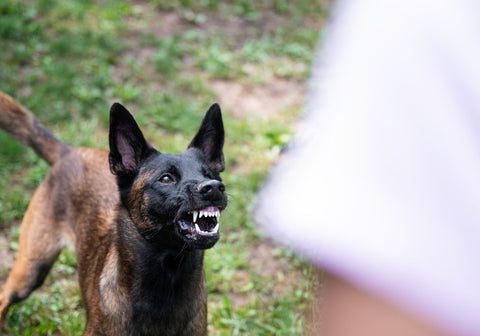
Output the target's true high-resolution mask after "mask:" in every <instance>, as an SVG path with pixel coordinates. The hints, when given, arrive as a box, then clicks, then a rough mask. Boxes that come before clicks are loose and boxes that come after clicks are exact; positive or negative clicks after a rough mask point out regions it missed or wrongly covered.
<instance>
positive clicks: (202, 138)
mask: <svg viewBox="0 0 480 336" xmlns="http://www.w3.org/2000/svg"><path fill="white" fill-rule="evenodd" d="M224 142H225V131H224V129H223V120H222V112H221V111H220V106H218V104H213V105H212V106H210V108H209V109H208V111H207V113H206V114H205V117H204V118H203V121H202V124H201V126H200V129H199V130H198V132H197V135H195V137H194V138H193V140H192V142H191V143H190V145H189V146H188V148H192V147H193V148H198V149H200V150H201V151H202V152H203V155H204V156H205V160H206V161H207V164H208V166H209V167H210V169H212V170H213V171H215V172H218V173H219V172H222V171H223V170H224V169H225V159H224V157H223V143H224Z"/></svg>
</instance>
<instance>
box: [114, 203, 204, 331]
mask: <svg viewBox="0 0 480 336" xmlns="http://www.w3.org/2000/svg"><path fill="white" fill-rule="evenodd" d="M114 244H115V245H114V246H115V249H116V251H117V255H118V263H117V265H118V267H119V270H118V274H119V276H120V278H119V279H118V285H119V286H121V287H123V290H124V291H126V292H128V293H131V296H132V298H133V300H132V301H131V303H133V305H132V306H131V318H130V319H129V320H131V322H130V325H129V326H127V327H128V328H131V330H135V333H136V334H137V333H138V334H139V335H143V334H153V333H155V334H158V331H159V330H162V329H161V328H165V326H169V329H168V330H163V331H162V334H163V335H170V334H172V335H173V334H174V335H177V334H181V330H183V329H184V328H185V326H186V324H188V321H192V320H195V315H197V314H203V313H206V293H205V289H204V273H203V255H204V253H203V251H201V250H172V249H164V248H162V247H161V246H158V245H154V244H152V243H150V242H148V241H147V240H146V239H145V238H144V237H143V236H142V235H141V234H140V233H139V232H138V230H137V228H136V227H135V224H134V222H133V220H132V218H131V217H130V215H129V214H128V212H127V210H126V209H124V208H123V209H121V210H120V211H119V215H118V220H117V235H116V240H115V243H114ZM159 303H161V304H159ZM192 308H193V309H192Z"/></svg>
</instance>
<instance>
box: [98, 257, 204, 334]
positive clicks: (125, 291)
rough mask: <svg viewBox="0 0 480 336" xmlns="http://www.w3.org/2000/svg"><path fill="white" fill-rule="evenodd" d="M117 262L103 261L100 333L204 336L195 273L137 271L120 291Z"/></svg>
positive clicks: (199, 280) (198, 273) (200, 280)
mask: <svg viewBox="0 0 480 336" xmlns="http://www.w3.org/2000/svg"><path fill="white" fill-rule="evenodd" d="M118 262H119V261H118V259H117V258H116V257H115V255H114V254H111V255H109V256H108V257H107V260H106V262H105V264H104V268H103V271H102V274H101V277H100V281H99V285H100V288H99V289H100V303H101V309H102V313H103V314H102V315H104V316H105V318H104V319H103V322H102V329H103V331H104V332H105V334H108V335H139V336H140V335H163V336H168V335H191V336H195V335H205V334H206V325H207V305H206V289H205V282H204V276H203V268H202V264H203V263H202V262H201V260H200V261H198V260H197V261H196V262H195V263H193V264H194V265H195V264H196V265H197V266H198V267H193V268H191V267H181V268H179V269H173V270H172V269H168V268H165V267H160V266H159V265H136V266H137V267H134V273H135V277H134V279H133V280H132V283H131V284H130V286H129V287H128V288H127V287H124V286H122V285H121V281H120V275H119V269H121V268H119V267H118V266H119V265H118Z"/></svg>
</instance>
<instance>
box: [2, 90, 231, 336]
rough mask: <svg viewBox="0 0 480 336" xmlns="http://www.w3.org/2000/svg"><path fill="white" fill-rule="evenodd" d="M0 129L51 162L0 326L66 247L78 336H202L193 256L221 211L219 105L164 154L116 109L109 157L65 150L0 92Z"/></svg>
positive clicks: (203, 309) (202, 307) (199, 271)
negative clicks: (79, 301)
mask: <svg viewBox="0 0 480 336" xmlns="http://www.w3.org/2000/svg"><path fill="white" fill-rule="evenodd" d="M0 127H1V128H3V129H4V130H5V131H6V132H7V133H9V134H10V135H12V136H13V137H14V138H15V139H17V140H18V141H20V142H22V143H24V144H26V145H28V146H30V147H31V148H32V149H34V150H35V151H36V152H37V153H38V155H40V156H41V157H42V158H43V159H45V160H46V161H47V162H48V163H49V164H50V165H51V169H50V171H49V172H48V174H47V176H46V178H45V180H44V181H43V182H42V183H41V184H40V186H39V187H38V189H37V190H36V191H35V193H34V195H33V198H32V200H31V202H30V204H29V206H28V209H27V211H26V213H25V215H24V217H23V220H22V224H21V233H20V238H19V249H18V257H17V258H16V260H15V262H14V265H13V267H12V269H11V271H10V273H9V275H8V278H7V280H6V282H5V284H4V285H3V286H2V287H1V288H0V324H1V326H3V323H4V320H5V316H6V314H7V311H8V308H9V307H10V305H12V304H14V303H17V302H19V301H21V300H24V299H25V298H27V297H28V296H29V295H30V293H31V292H32V291H33V290H35V289H36V288H38V287H39V286H41V285H42V283H43V281H44V279H45V277H46V275H47V273H48V272H49V270H50V268H51V267H52V264H53V263H54V261H55V260H56V258H57V257H58V255H59V253H60V251H61V250H62V248H64V247H65V246H66V245H73V246H74V248H75V251H76V256H77V268H78V278H79V283H80V288H81V292H82V298H83V302H84V306H85V309H86V314H87V322H86V326H85V330H84V333H83V335H162V336H168V335H189V336H192V335H206V334H207V294H206V287H205V275H204V269H203V258H204V250H205V249H208V248H211V247H212V246H213V245H215V243H216V242H217V241H218V239H219V237H220V235H219V217H220V212H221V211H223V210H224V209H225V207H226V206H227V194H226V190H225V185H224V184H223V183H222V180H221V178H220V173H221V172H222V171H224V168H225V160H224V154H223V145H224V138H225V134H224V126H223V121H222V114H221V111H220V107H219V106H218V104H213V105H212V106H211V107H210V108H209V109H208V111H207V112H206V114H205V117H204V118H203V121H202V122H201V125H200V128H199V130H198V132H197V133H196V135H195V136H194V137H193V140H192V141H191V142H190V144H189V146H188V148H187V149H186V150H185V151H184V152H181V153H175V154H169V153H160V152H159V151H157V150H156V149H154V148H153V147H152V145H150V143H149V142H147V141H146V140H145V138H144V136H143V134H142V132H141V130H140V128H139V127H138V125H137V123H136V122H135V120H134V118H133V116H132V115H131V114H130V112H129V111H128V110H127V109H126V108H125V107H124V106H122V105H121V104H119V103H114V104H113V105H112V107H111V109H110V130H109V147H110V151H106V150H100V149H93V148H72V147H70V146H68V145H67V144H65V143H64V142H62V141H61V140H59V139H58V138H57V137H56V136H54V135H53V134H52V133H51V132H50V131H48V130H47V129H46V128H45V127H44V126H43V125H42V124H41V123H40V122H39V121H38V120H37V119H36V118H35V116H34V115H33V114H32V113H31V112H30V111H29V110H28V109H27V108H25V107H23V106H22V105H21V104H20V103H18V102H17V101H15V100H14V99H13V98H12V97H10V96H9V95H7V94H5V93H2V92H0Z"/></svg>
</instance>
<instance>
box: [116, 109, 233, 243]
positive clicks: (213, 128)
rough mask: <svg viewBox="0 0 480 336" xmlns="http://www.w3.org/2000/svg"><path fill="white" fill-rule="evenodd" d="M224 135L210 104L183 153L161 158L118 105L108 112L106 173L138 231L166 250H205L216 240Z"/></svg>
mask: <svg viewBox="0 0 480 336" xmlns="http://www.w3.org/2000/svg"><path fill="white" fill-rule="evenodd" d="M224 137H225V135H224V129H223V121H222V115H221V112H220V107H219V106H218V105H217V104H214V105H212V106H211V107H210V109H209V110H208V111H207V113H206V114H205V117H204V119H203V121H202V123H201V125H200V128H199V130H198V132H197V134H196V135H195V137H194V138H193V140H192V141H191V143H190V145H189V146H188V148H187V150H186V151H184V152H181V153H176V154H168V153H160V152H159V151H157V150H156V149H154V148H153V147H152V146H151V145H150V144H149V143H148V142H147V141H146V140H145V138H144V136H143V134H142V132H141V131H140V128H139V127H138V125H137V123H136V122H135V120H134V119H133V117H132V115H131V114H130V113H129V112H128V111H127V110H126V109H125V107H123V106H122V105H121V104H118V103H115V104H113V106H112V108H111V110H110V135H109V140H110V155H109V161H110V169H111V171H112V173H113V174H115V175H116V176H117V182H118V186H119V190H120V197H121V200H122V203H123V205H124V206H125V207H126V209H127V210H128V212H129V214H130V217H131V218H132V220H133V222H134V223H135V225H136V227H137V229H138V231H139V232H140V233H141V234H142V235H143V237H144V238H145V239H146V240H147V241H149V242H151V243H152V244H159V246H162V247H165V248H173V249H180V248H189V249H206V248H210V247H212V246H213V245H214V244H215V243H216V242H217V241H218V239H219V219H220V213H221V211H222V210H223V209H225V207H226V206H227V195H226V192H225V186H224V184H223V183H222V180H221V178H220V172H222V171H223V170H224V168H225V162H224V156H223V143H224Z"/></svg>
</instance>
